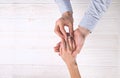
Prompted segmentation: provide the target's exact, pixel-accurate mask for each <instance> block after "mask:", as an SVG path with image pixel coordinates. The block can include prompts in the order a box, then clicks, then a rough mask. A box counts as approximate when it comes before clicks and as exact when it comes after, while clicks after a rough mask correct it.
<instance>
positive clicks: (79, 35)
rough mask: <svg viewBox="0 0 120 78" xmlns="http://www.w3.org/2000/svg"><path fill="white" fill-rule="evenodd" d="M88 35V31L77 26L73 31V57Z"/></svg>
mask: <svg viewBox="0 0 120 78" xmlns="http://www.w3.org/2000/svg"><path fill="white" fill-rule="evenodd" d="M89 33H90V32H89V30H87V29H85V28H82V27H80V26H78V28H77V29H76V30H75V31H74V41H75V46H76V48H75V50H74V51H73V53H72V55H73V56H76V55H77V54H78V53H79V52H80V51H81V49H82V47H83V45H84V41H85V38H86V36H87V35H88V34H89Z"/></svg>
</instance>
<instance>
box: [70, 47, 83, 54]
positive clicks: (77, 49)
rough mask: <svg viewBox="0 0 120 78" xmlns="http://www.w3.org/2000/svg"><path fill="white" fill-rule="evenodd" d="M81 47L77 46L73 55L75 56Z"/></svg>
mask: <svg viewBox="0 0 120 78" xmlns="http://www.w3.org/2000/svg"><path fill="white" fill-rule="evenodd" d="M80 50H81V48H79V47H77V48H76V50H75V51H74V52H73V53H72V55H73V56H76V55H77V54H78V53H79V52H80Z"/></svg>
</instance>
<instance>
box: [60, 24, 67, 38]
mask: <svg viewBox="0 0 120 78" xmlns="http://www.w3.org/2000/svg"><path fill="white" fill-rule="evenodd" d="M60 31H61V33H62V34H63V35H64V39H66V38H67V34H66V31H65V29H64V26H62V25H60Z"/></svg>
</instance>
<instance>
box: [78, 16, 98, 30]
mask: <svg viewBox="0 0 120 78" xmlns="http://www.w3.org/2000/svg"><path fill="white" fill-rule="evenodd" d="M98 21H99V19H98V18H96V17H94V16H92V15H90V14H85V15H84V17H83V19H82V20H81V22H80V23H79V26H81V27H84V28H86V29H88V30H89V31H90V32H92V31H93V29H94V27H95V26H96V24H97V22H98Z"/></svg>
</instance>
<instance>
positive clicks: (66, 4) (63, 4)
mask: <svg viewBox="0 0 120 78" xmlns="http://www.w3.org/2000/svg"><path fill="white" fill-rule="evenodd" d="M55 2H56V3H57V5H58V7H59V9H60V12H61V13H62V14H63V13H65V12H67V11H69V12H73V11H72V7H71V3H70V0H55Z"/></svg>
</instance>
